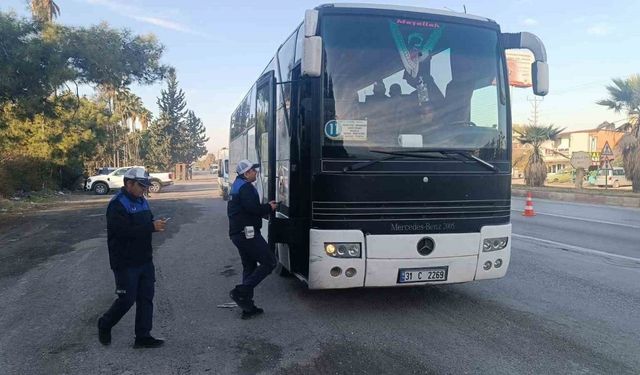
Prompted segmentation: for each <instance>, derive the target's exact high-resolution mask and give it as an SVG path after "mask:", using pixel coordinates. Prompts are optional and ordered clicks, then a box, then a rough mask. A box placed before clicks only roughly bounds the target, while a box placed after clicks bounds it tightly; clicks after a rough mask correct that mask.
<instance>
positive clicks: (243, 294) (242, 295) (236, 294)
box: [229, 285, 254, 311]
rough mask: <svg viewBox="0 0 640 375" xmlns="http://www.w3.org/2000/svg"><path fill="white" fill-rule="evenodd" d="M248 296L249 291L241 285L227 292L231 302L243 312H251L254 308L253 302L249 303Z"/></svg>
mask: <svg viewBox="0 0 640 375" xmlns="http://www.w3.org/2000/svg"><path fill="white" fill-rule="evenodd" d="M249 295H250V290H247V289H246V288H244V287H243V286H242V285H238V286H236V287H235V288H234V289H232V290H231V291H230V292H229V297H231V299H232V300H233V302H235V303H237V304H238V306H240V308H241V309H242V310H243V311H251V310H252V309H253V308H254V306H253V301H251V298H249Z"/></svg>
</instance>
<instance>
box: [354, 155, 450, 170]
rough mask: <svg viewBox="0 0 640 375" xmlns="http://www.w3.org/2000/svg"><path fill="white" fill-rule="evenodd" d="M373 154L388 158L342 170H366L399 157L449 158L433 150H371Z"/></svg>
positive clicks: (356, 164)
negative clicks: (434, 153)
mask: <svg viewBox="0 0 640 375" xmlns="http://www.w3.org/2000/svg"><path fill="white" fill-rule="evenodd" d="M370 151H371V152H375V153H378V154H386V155H388V156H385V157H383V158H380V159H375V160H370V161H365V162H359V163H355V164H351V165H348V166H346V167H344V168H343V169H342V172H351V171H357V170H359V169H362V168H366V167H368V166H370V165H373V164H375V163H379V162H381V161H386V160H391V159H397V158H399V157H403V156H404V157H406V156H409V157H414V158H420V159H444V158H446V157H447V156H446V155H443V154H442V153H441V152H439V151H432V150H406V151H405V150H403V151H384V150H370ZM424 152H429V153H432V152H436V153H439V154H441V155H429V154H426V155H425V154H423V153H424Z"/></svg>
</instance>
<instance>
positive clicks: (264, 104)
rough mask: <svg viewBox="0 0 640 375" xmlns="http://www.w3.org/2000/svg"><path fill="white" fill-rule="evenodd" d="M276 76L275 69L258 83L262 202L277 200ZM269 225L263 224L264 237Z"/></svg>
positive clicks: (259, 185)
mask: <svg viewBox="0 0 640 375" xmlns="http://www.w3.org/2000/svg"><path fill="white" fill-rule="evenodd" d="M274 124H275V76H274V74H273V71H270V72H267V73H266V74H264V75H263V76H262V77H261V78H260V79H259V80H258V83H257V85H256V135H255V142H256V144H255V147H256V148H255V149H256V154H257V156H258V160H257V163H259V164H260V174H259V175H258V180H257V181H256V189H257V190H258V193H259V194H260V201H261V203H267V202H269V201H272V200H275V175H276V163H275V160H276V148H275V132H274ZM267 231H268V225H263V226H262V234H263V237H264V238H268V236H267Z"/></svg>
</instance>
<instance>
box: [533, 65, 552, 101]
mask: <svg viewBox="0 0 640 375" xmlns="http://www.w3.org/2000/svg"><path fill="white" fill-rule="evenodd" d="M531 81H532V82H533V93H534V94H536V95H539V96H545V95H547V94H548V93H549V65H547V63H546V62H542V61H534V62H533V64H531Z"/></svg>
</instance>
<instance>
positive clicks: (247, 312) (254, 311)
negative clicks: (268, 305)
mask: <svg viewBox="0 0 640 375" xmlns="http://www.w3.org/2000/svg"><path fill="white" fill-rule="evenodd" d="M263 312H264V310H263V309H261V308H259V307H256V306H253V309H251V310H243V311H242V315H241V316H240V318H241V319H243V320H246V319H251V318H253V317H254V316H256V315H260V314H262V313H263Z"/></svg>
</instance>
